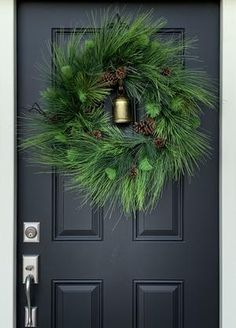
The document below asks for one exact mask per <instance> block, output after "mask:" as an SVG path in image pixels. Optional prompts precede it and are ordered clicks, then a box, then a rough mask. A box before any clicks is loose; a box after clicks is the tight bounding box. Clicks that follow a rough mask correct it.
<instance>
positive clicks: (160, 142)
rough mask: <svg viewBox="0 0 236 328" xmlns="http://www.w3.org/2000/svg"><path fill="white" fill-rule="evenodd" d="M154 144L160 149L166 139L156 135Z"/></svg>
mask: <svg viewBox="0 0 236 328" xmlns="http://www.w3.org/2000/svg"><path fill="white" fill-rule="evenodd" d="M154 144H155V146H156V147H157V148H158V149H161V148H164V147H165V145H166V141H165V139H163V138H160V137H157V138H155V139H154Z"/></svg>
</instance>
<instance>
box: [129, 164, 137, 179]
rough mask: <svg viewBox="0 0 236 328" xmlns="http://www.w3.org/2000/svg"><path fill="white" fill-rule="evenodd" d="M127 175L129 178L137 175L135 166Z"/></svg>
mask: <svg viewBox="0 0 236 328" xmlns="http://www.w3.org/2000/svg"><path fill="white" fill-rule="evenodd" d="M129 175H130V177H131V178H135V177H136V176H137V175H138V169H137V167H136V166H135V165H133V166H132V167H131V169H130V172H129Z"/></svg>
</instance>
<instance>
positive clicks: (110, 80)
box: [102, 71, 118, 87]
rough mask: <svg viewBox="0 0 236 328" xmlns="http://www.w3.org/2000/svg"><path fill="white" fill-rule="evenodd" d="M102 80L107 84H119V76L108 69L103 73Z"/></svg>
mask: <svg viewBox="0 0 236 328" xmlns="http://www.w3.org/2000/svg"><path fill="white" fill-rule="evenodd" d="M102 82H104V83H105V84H106V85H107V86H109V87H112V86H114V85H116V84H117V82H118V78H117V77H116V74H115V73H113V72H111V71H107V72H105V73H104V74H103V75H102Z"/></svg>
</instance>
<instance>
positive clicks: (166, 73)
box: [161, 67, 172, 76]
mask: <svg viewBox="0 0 236 328" xmlns="http://www.w3.org/2000/svg"><path fill="white" fill-rule="evenodd" d="M171 73H172V70H171V69H170V68H169V67H164V68H163V69H162V71H161V75H163V76H170V75H171Z"/></svg>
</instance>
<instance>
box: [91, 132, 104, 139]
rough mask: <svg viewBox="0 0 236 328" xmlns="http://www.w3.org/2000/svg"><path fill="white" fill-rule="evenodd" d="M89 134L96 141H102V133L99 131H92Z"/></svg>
mask: <svg viewBox="0 0 236 328" xmlns="http://www.w3.org/2000/svg"><path fill="white" fill-rule="evenodd" d="M91 134H92V136H94V137H95V138H96V139H98V140H99V139H102V132H101V131H100V130H94V131H92V132H91Z"/></svg>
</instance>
